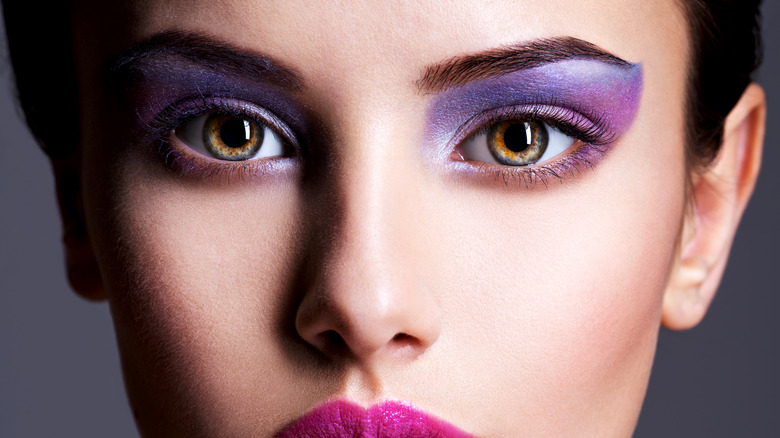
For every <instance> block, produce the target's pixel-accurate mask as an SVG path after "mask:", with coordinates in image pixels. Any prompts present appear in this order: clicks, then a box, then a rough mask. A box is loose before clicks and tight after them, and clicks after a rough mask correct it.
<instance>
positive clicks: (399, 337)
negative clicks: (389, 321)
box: [393, 333, 411, 342]
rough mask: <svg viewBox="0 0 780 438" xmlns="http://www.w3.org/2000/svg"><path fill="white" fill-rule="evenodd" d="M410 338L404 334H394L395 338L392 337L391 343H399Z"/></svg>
mask: <svg viewBox="0 0 780 438" xmlns="http://www.w3.org/2000/svg"><path fill="white" fill-rule="evenodd" d="M409 338H411V336H409V335H407V334H406V333H396V335H395V336H393V341H396V342H400V341H406V340H408V339H409Z"/></svg>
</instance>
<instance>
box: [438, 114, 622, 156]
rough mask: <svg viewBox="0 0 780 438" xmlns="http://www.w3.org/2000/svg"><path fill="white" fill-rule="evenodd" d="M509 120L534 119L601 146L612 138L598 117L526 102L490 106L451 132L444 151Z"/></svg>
mask: <svg viewBox="0 0 780 438" xmlns="http://www.w3.org/2000/svg"><path fill="white" fill-rule="evenodd" d="M512 119H531V120H538V121H541V122H544V123H546V124H548V125H550V126H552V127H553V128H555V129H557V130H559V131H560V132H562V133H563V134H566V135H568V136H570V137H573V138H575V139H576V140H579V141H581V142H583V143H587V144H593V145H605V144H609V143H612V142H613V141H614V138H613V135H611V133H610V130H609V129H608V127H607V126H606V124H605V123H604V122H603V120H602V119H601V118H596V119H595V120H591V119H590V118H588V117H586V116H584V115H583V114H581V113H580V112H577V111H573V110H570V109H568V108H565V107H560V106H555V105H549V104H547V105H537V104H530V105H516V106H505V107H498V108H493V109H490V110H487V111H485V112H483V113H480V114H478V115H476V116H474V117H472V118H470V119H469V120H467V121H466V122H465V123H464V124H463V125H461V126H460V128H458V129H457V131H455V134H454V135H453V138H452V140H451V142H450V145H449V147H448V150H453V149H455V148H456V147H457V146H458V145H460V144H461V143H463V142H464V141H466V140H468V139H469V138H471V137H472V136H474V135H477V134H479V133H480V132H481V131H482V130H485V129H487V128H488V127H489V126H490V125H491V124H495V123H500V122H503V121H506V120H512Z"/></svg>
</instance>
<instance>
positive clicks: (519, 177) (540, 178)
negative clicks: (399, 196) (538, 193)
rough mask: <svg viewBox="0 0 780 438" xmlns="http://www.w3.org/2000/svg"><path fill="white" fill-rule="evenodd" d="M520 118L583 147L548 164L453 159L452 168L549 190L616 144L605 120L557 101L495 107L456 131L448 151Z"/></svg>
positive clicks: (588, 165)
mask: <svg viewBox="0 0 780 438" xmlns="http://www.w3.org/2000/svg"><path fill="white" fill-rule="evenodd" d="M518 119H525V120H535V121H540V122H543V123H546V124H548V125H550V126H551V127H552V128H554V129H557V130H559V131H560V132H561V133H563V134H565V135H567V136H570V137H572V138H574V139H575V140H577V141H579V142H580V143H581V144H580V145H577V146H575V150H573V151H568V152H564V153H563V154H561V155H560V156H558V157H555V158H553V159H552V160H551V161H549V162H548V163H547V164H540V165H535V164H534V165H529V166H505V165H500V164H492V163H486V162H481V161H464V160H453V162H452V165H453V166H454V167H455V168H456V170H460V171H464V172H465V173H466V174H469V173H477V174H478V176H480V177H483V178H492V179H493V180H495V181H503V182H504V184H505V185H509V184H510V182H514V181H516V182H517V184H518V185H521V186H523V187H525V188H526V189H533V188H536V187H537V185H538V184H539V183H541V184H542V185H544V187H545V188H548V187H549V182H550V180H551V179H553V178H554V179H556V180H558V181H559V182H563V181H564V180H565V179H566V178H568V177H575V176H577V175H578V174H579V173H581V172H582V171H583V170H591V169H593V168H594V167H595V166H596V164H597V163H598V161H600V160H601V159H602V158H603V157H604V156H605V155H606V154H607V152H608V145H609V144H611V143H612V142H614V141H615V138H614V135H613V134H612V131H611V130H610V129H609V126H608V125H607V124H606V123H605V121H604V119H603V118H602V117H594V118H593V119H589V118H587V117H585V116H584V115H582V114H581V113H580V112H577V111H574V110H570V109H567V108H566V107H564V106H558V105H557V104H556V103H555V102H553V103H552V104H550V103H547V104H543V103H538V104H534V103H532V104H527V105H521V106H510V107H500V108H494V109H491V110H488V111H486V112H484V113H482V114H479V115H477V116H475V117H472V118H471V119H469V120H468V121H467V122H466V123H464V124H463V125H462V126H461V127H460V128H459V129H458V130H457V131H456V133H455V135H454V136H453V140H452V141H451V143H450V147H449V148H448V149H447V150H449V151H452V152H453V153H454V152H455V151H456V150H457V149H458V148H459V147H460V145H461V144H462V143H463V142H465V141H466V140H468V139H470V138H472V137H474V136H477V135H480V134H484V133H485V132H487V131H488V129H489V128H490V126H491V125H495V124H498V123H501V122H504V121H507V120H518Z"/></svg>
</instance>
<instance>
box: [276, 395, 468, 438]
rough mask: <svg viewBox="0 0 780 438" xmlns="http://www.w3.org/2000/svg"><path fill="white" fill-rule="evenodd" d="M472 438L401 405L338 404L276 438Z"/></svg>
mask: <svg viewBox="0 0 780 438" xmlns="http://www.w3.org/2000/svg"><path fill="white" fill-rule="evenodd" d="M292 437H294V438H321V437H329V438H357V437H359V438H385V437H387V438H389V437H434V438H473V437H472V436H471V435H469V434H467V433H466V432H463V431H462V430H460V429H458V428H456V427H455V426H453V425H451V424H449V423H446V422H444V421H442V420H439V419H437V418H434V417H432V416H430V415H428V414H426V413H424V412H422V411H418V410H416V409H414V408H413V407H411V406H409V405H407V404H404V403H399V402H392V401H388V402H384V403H381V404H378V405H374V406H371V407H370V408H369V409H364V408H362V407H361V406H358V405H356V404H354V403H350V402H347V401H343V400H339V401H334V402H330V403H326V404H324V405H321V406H319V407H317V408H316V409H314V410H312V411H311V412H309V413H307V414H306V415H304V416H303V417H301V418H299V419H298V420H297V421H296V422H295V423H292V424H291V425H289V426H288V427H286V428H285V429H284V430H282V431H281V432H279V433H278V434H277V435H276V437H275V438H292Z"/></svg>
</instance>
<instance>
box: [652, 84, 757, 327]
mask: <svg viewBox="0 0 780 438" xmlns="http://www.w3.org/2000/svg"><path fill="white" fill-rule="evenodd" d="M765 121H766V98H765V95H764V92H763V90H762V89H761V87H760V86H758V85H756V84H750V85H749V86H748V87H747V88H746V89H745V92H744V93H743V94H742V97H741V98H740V100H739V102H737V104H736V106H735V107H734V109H733V110H732V111H731V113H729V115H728V117H727V118H726V123H725V128H724V134H723V143H722V145H721V150H720V153H719V154H718V157H717V159H716V160H715V162H714V163H712V164H711V165H710V167H708V168H707V169H705V170H704V171H703V172H701V171H700V172H697V173H696V174H695V175H694V176H693V177H692V179H693V190H692V195H691V196H692V198H693V199H691V200H690V203H691V209H690V212H689V213H688V214H687V215H686V217H685V219H684V225H683V231H682V236H681V243H680V246H679V250H678V254H677V259H676V262H675V265H674V266H673V269H672V270H671V274H670V278H669V281H668V284H667V288H666V291H665V293H664V300H663V309H662V323H663V324H664V326H666V327H667V328H670V329H673V330H686V329H689V328H692V327H695V326H696V325H697V324H698V323H699V322H700V321H701V320H702V318H704V315H705V314H706V313H707V309H708V308H709V305H710V303H711V302H712V299H713V298H714V297H715V292H716V290H717V288H718V285H719V284H720V280H721V278H722V276H723V272H724V270H725V268H726V262H727V260H728V255H729V252H730V250H731V245H732V242H733V240H734V235H735V234H736V231H737V226H738V225H739V221H740V219H741V218H742V213H743V212H744V210H745V207H746V206H747V202H748V200H749V199H750V196H751V195H752V193H753V188H754V187H755V183H756V179H757V177H758V171H759V168H760V166H761V151H762V148H763V143H764V128H765V127H764V124H765Z"/></svg>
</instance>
